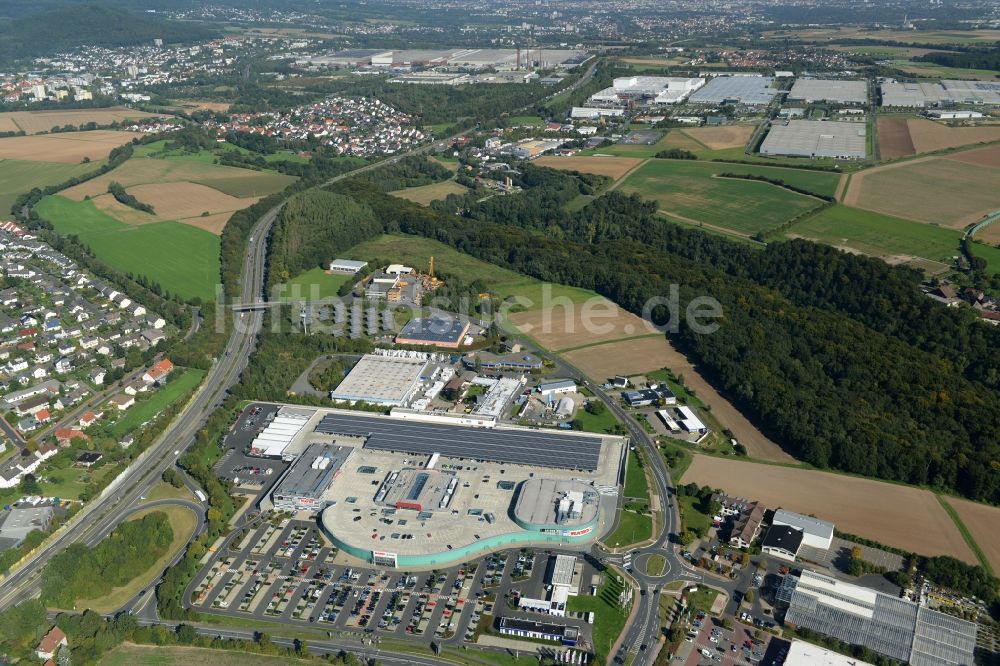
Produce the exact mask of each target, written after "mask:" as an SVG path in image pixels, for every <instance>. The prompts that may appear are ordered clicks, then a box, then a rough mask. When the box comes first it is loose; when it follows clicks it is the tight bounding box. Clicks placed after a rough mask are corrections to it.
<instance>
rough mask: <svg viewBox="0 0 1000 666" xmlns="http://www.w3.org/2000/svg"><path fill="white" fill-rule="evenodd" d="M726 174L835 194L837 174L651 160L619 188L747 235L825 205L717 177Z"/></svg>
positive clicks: (766, 185)
mask: <svg viewBox="0 0 1000 666" xmlns="http://www.w3.org/2000/svg"><path fill="white" fill-rule="evenodd" d="M723 172H726V173H747V174H758V175H764V176H766V177H768V178H780V179H782V180H784V181H785V182H788V183H791V184H795V185H796V186H798V187H803V188H807V189H812V188H816V189H817V190H819V189H824V190H826V191H829V192H830V193H832V192H833V189H835V188H836V180H837V178H838V177H837V176H836V175H832V174H825V173H822V172H813V171H797V170H794V169H770V168H765V167H754V166H745V165H737V164H710V163H702V162H690V161H681V160H676V161H675V160H650V161H648V162H646V163H645V164H643V165H642V166H641V167H639V168H638V169H637V170H636V171H633V172H632V173H631V174H630V175H629V176H628V177H626V178H625V180H623V181H622V182H621V185H620V187H619V189H621V190H622V191H623V192H627V193H633V192H635V193H638V194H640V195H642V196H644V197H646V198H649V199H652V200H653V201H656V202H657V204H658V205H659V207H660V210H661V211H663V212H665V213H667V214H671V215H674V216H678V217H680V218H684V219H686V220H688V221H694V222H703V223H705V224H711V225H715V226H718V227H721V228H724V229H730V230H732V231H735V232H736V233H741V234H748V235H749V234H754V233H756V232H758V231H765V230H767V229H771V228H774V227H776V226H778V225H780V224H782V223H783V222H785V221H787V220H790V219H791V218H793V217H795V216H797V215H799V214H801V213H804V212H805V211H808V210H811V209H813V208H816V207H817V206H819V205H820V202H819V200H817V199H815V198H813V197H807V196H803V195H800V194H796V193H794V192H791V191H790V190H786V189H783V188H780V187H777V186H775V185H771V184H769V183H761V182H755V181H749V180H740V179H735V178H718V177H716V174H719V173H723Z"/></svg>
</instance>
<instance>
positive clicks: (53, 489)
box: [14, 466, 113, 499]
mask: <svg viewBox="0 0 1000 666" xmlns="http://www.w3.org/2000/svg"><path fill="white" fill-rule="evenodd" d="M112 469H113V467H111V466H104V467H98V468H96V469H93V470H90V469H81V468H79V467H74V466H70V467H66V468H63V469H54V470H46V471H44V472H43V473H42V476H43V477H44V479H45V480H44V481H42V482H41V486H42V494H44V495H45V496H46V497H58V498H60V499H78V498H79V497H80V493H81V492H83V489H84V488H85V487H86V486H87V484H88V483H90V482H91V481H93V480H99V479H102V478H104V476H105V475H107V474H108V473H109V472H111V470H112ZM14 490H15V491H16V490H17V489H16V488H15V489H14ZM22 494H23V493H22Z"/></svg>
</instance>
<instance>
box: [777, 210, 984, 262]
mask: <svg viewBox="0 0 1000 666" xmlns="http://www.w3.org/2000/svg"><path fill="white" fill-rule="evenodd" d="M786 236H788V237H802V238H808V239H810V240H815V241H818V242H820V243H826V244H828V245H833V246H834V247H840V248H844V249H850V250H855V251H857V252H861V253H863V254H867V255H870V256H874V257H882V258H887V259H891V258H898V257H902V256H915V257H922V258H924V259H930V260H931V261H940V262H943V263H946V264H950V263H951V262H952V257H954V256H955V255H957V254H958V253H959V247H958V246H959V241H960V240H961V238H962V234H961V232H959V231H956V230H954V229H946V228H944V227H936V226H934V225H931V224H923V223H920V222H912V221H910V220H904V219H901V218H898V217H891V216H889V215H882V214H881V213H875V212H871V211H867V210H861V209H859V208H850V207H848V206H841V205H837V206H833V207H831V208H827V209H826V210H823V211H820V212H819V213H817V214H816V215H813V216H812V217H809V218H807V219H805V220H803V221H802V222H800V223H797V224H794V225H792V227H791V228H790V229H789V230H788V232H787V233H786ZM998 268H1000V265H998Z"/></svg>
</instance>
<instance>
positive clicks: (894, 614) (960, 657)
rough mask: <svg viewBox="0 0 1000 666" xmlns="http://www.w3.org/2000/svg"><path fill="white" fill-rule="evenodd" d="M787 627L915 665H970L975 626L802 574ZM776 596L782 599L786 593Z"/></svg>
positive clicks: (793, 588) (902, 601)
mask: <svg viewBox="0 0 1000 666" xmlns="http://www.w3.org/2000/svg"><path fill="white" fill-rule="evenodd" d="M786 588H787V589H788V590H790V592H791V596H790V601H789V607H788V611H787V612H786V613H785V622H786V624H792V625H795V626H799V627H806V628H809V629H812V630H813V631H818V632H820V633H822V634H826V635H828V636H833V637H835V638H839V639H840V640H842V641H845V642H847V643H851V644H854V645H864V646H866V647H868V648H870V649H872V650H874V651H876V652H879V653H881V654H884V655H886V656H889V657H892V658H893V659H896V660H899V661H901V662H904V663H910V664H914V665H915V666H966V665H968V666H971V665H972V663H973V650H974V648H975V644H976V625H974V624H973V623H971V622H966V621H965V620H960V619H958V618H953V617H950V616H948V615H945V614H943V613H940V612H937V611H934V610H930V609H928V608H924V607H919V606H917V604H914V603H912V602H910V601H907V600H905V599H899V598H896V597H892V596H889V595H886V594H882V593H881V592H877V591H874V590H870V589H868V588H862V587H859V586H857V585H852V584H850V583H845V582H843V581H835V580H834V579H832V578H829V577H827V576H823V575H821V574H817V573H815V572H812V571H808V570H806V571H803V572H802V575H801V576H800V577H799V580H798V581H797V583H796V584H795V585H794V586H792V585H788V586H785V585H783V586H782V591H784V590H785V589H786ZM779 597H784V598H787V595H785V594H779Z"/></svg>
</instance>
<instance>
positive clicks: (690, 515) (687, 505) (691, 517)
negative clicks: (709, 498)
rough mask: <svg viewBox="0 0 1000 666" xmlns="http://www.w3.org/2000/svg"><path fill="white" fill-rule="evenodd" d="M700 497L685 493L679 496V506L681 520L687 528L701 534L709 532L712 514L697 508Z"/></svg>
mask: <svg viewBox="0 0 1000 666" xmlns="http://www.w3.org/2000/svg"><path fill="white" fill-rule="evenodd" d="M697 504H698V499H697V498H695V497H690V496H687V495H685V496H684V497H677V506H678V508H679V509H680V510H681V522H682V523H683V528H684V529H685V530H692V531H694V532H697V533H699V534H707V533H708V528H710V527H711V526H712V519H711V517H710V516H708V515H706V514H704V513H702V512H701V511H699V510H698V508H697Z"/></svg>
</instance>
